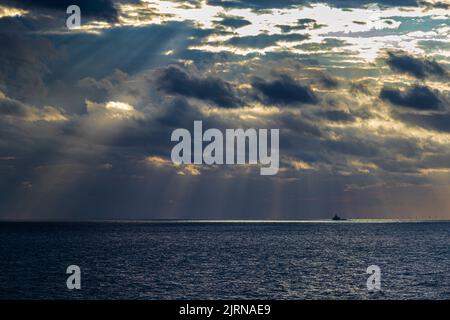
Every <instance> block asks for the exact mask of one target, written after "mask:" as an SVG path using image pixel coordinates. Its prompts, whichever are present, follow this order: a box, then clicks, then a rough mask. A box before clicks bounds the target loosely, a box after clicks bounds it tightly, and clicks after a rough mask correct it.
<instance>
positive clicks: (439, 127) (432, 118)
mask: <svg viewBox="0 0 450 320" xmlns="http://www.w3.org/2000/svg"><path fill="white" fill-rule="evenodd" d="M396 116H397V118H399V119H401V120H402V121H404V122H407V123H409V124H412V125H415V126H419V127H422V128H425V129H429V130H434V131H440V132H450V114H449V113H443V114H413V113H402V114H397V115H396Z"/></svg>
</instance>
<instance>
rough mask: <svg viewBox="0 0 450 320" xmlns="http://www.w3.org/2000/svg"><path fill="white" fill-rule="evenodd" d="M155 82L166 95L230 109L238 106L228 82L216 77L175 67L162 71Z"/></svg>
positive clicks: (237, 100)
mask: <svg viewBox="0 0 450 320" xmlns="http://www.w3.org/2000/svg"><path fill="white" fill-rule="evenodd" d="M157 82H158V88H159V89H160V90H162V91H164V92H166V93H168V94H178V95H182V96H186V97H191V98H197V99H200V100H205V101H209V102H213V103H215V104H217V105H218V106H220V107H224V108H232V107H236V106H238V105H239V104H240V100H239V98H237V96H236V93H235V90H234V88H233V86H232V85H231V84H230V83H229V82H226V81H224V80H222V79H220V78H218V77H213V76H205V77H200V76H197V75H193V74H189V73H187V72H186V71H185V70H183V69H181V68H180V67H178V66H175V65H171V66H168V67H167V68H164V69H162V70H161V71H160V75H159V77H158V79H157Z"/></svg>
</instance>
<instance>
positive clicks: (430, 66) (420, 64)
mask: <svg viewBox="0 0 450 320" xmlns="http://www.w3.org/2000/svg"><path fill="white" fill-rule="evenodd" d="M386 62H387V64H388V65H389V66H390V67H391V68H392V69H394V70H395V71H398V72H402V73H407V74H410V75H412V76H414V77H416V78H418V79H425V78H429V77H438V78H443V79H445V78H448V73H447V71H446V70H445V68H444V67H443V66H441V65H440V64H439V63H437V62H436V61H434V60H429V59H420V58H416V57H413V56H409V55H408V54H405V53H396V52H388V58H387V60H386Z"/></svg>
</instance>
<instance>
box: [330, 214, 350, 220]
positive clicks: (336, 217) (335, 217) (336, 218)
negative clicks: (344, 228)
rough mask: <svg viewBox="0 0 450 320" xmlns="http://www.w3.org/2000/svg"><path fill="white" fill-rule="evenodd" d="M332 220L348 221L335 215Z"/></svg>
mask: <svg viewBox="0 0 450 320" xmlns="http://www.w3.org/2000/svg"><path fill="white" fill-rule="evenodd" d="M331 220H333V221H345V220H347V219H344V218H341V217H339V216H338V215H337V214H335V215H334V217H333V218H331Z"/></svg>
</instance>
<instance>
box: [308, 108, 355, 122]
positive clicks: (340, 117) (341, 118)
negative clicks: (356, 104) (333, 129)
mask: <svg viewBox="0 0 450 320" xmlns="http://www.w3.org/2000/svg"><path fill="white" fill-rule="evenodd" d="M317 115H318V116H319V117H322V118H325V119H327V120H330V121H333V122H352V121H353V120H355V117H354V116H353V115H352V114H350V113H348V112H345V111H340V110H328V111H320V112H318V113H317Z"/></svg>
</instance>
